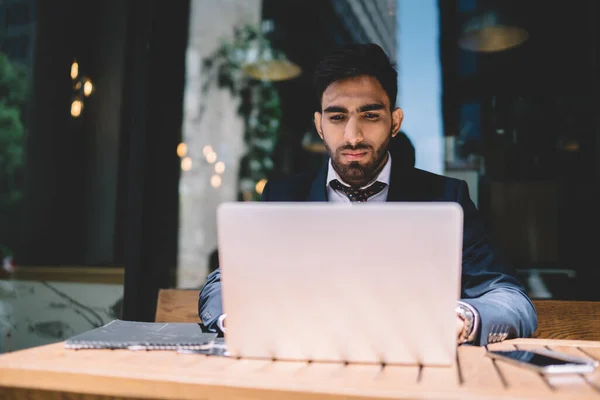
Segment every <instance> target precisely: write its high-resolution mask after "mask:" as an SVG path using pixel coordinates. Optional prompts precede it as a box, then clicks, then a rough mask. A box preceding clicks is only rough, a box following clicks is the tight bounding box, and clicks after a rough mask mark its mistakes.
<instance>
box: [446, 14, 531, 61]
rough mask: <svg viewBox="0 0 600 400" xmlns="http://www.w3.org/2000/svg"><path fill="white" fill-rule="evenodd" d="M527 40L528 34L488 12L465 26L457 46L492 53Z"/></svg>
mask: <svg viewBox="0 0 600 400" xmlns="http://www.w3.org/2000/svg"><path fill="white" fill-rule="evenodd" d="M528 38H529V33H528V32H527V31H526V30H525V29H524V28H521V27H519V26H516V25H514V24H513V23H511V22H510V21H507V18H506V17H503V16H501V15H500V14H498V13H496V12H493V11H488V12H485V13H483V14H481V15H479V16H477V17H475V18H473V19H471V20H470V21H469V22H468V23H467V24H466V26H465V28H464V30H463V32H462V35H461V36H460V38H459V40H458V45H459V46H460V47H461V48H462V49H465V50H470V51H476V52H482V53H493V52H498V51H504V50H508V49H511V48H513V47H516V46H519V45H521V44H522V43H524V42H525V41H526V40H527V39H528Z"/></svg>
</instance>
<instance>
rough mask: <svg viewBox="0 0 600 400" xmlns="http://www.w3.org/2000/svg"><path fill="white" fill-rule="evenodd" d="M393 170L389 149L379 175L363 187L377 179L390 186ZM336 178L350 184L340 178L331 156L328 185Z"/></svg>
mask: <svg viewBox="0 0 600 400" xmlns="http://www.w3.org/2000/svg"><path fill="white" fill-rule="evenodd" d="M391 172H392V155H391V154H390V152H389V151H388V158H387V161H386V162H385V165H384V166H383V168H382V169H381V171H379V175H377V176H376V177H375V179H373V180H372V181H371V182H369V183H368V184H366V185H365V186H363V187H361V189H364V188H366V187H369V186H370V185H371V184H372V183H373V182H375V181H379V182H381V183H385V184H386V185H388V186H389V184H390V175H391ZM334 179H337V180H338V181H340V183H342V184H344V185H346V186H350V185H348V184H347V183H346V182H344V181H343V180H342V178H340V176H339V175H338V173H337V172H336V170H335V169H334V168H333V164H332V163H331V158H329V163H328V169H327V186H329V183H330V182H331V181H332V180H334Z"/></svg>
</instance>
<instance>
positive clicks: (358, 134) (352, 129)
mask: <svg viewBox="0 0 600 400" xmlns="http://www.w3.org/2000/svg"><path fill="white" fill-rule="evenodd" d="M344 139H345V140H346V142H347V143H349V144H351V145H352V146H356V145H357V144H358V143H360V142H362V140H363V135H362V131H361V129H360V125H359V124H358V121H357V120H356V118H350V119H349V120H348V123H347V124H346V129H345V131H344Z"/></svg>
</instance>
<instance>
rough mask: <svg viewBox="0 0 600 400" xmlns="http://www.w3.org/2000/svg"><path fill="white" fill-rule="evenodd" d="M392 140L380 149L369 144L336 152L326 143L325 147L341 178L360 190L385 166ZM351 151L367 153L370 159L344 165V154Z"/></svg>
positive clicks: (340, 149) (389, 137)
mask: <svg viewBox="0 0 600 400" xmlns="http://www.w3.org/2000/svg"><path fill="white" fill-rule="evenodd" d="M390 139H391V135H390V136H388V138H387V139H386V141H385V142H384V143H382V144H381V146H379V147H378V148H375V147H374V146H372V145H370V144H368V143H359V144H357V145H356V146H352V145H349V144H346V145H343V146H340V147H339V148H337V149H335V151H332V149H331V148H330V147H329V146H328V145H327V143H325V147H326V148H327V152H328V153H329V157H330V158H331V164H332V165H333V169H335V171H336V172H337V173H338V175H339V176H340V178H342V180H343V181H344V182H346V183H347V184H349V185H350V186H352V187H356V188H359V187H362V186H365V185H366V184H368V183H369V182H371V181H372V180H374V179H375V177H376V176H377V174H379V172H380V171H381V169H382V168H383V166H384V165H385V161H386V159H387V152H388V147H389V143H390ZM349 150H354V151H358V150H362V151H367V152H368V154H369V155H370V157H369V158H368V159H367V160H366V161H350V162H349V163H347V164H344V163H343V162H342V159H343V156H342V152H344V151H349Z"/></svg>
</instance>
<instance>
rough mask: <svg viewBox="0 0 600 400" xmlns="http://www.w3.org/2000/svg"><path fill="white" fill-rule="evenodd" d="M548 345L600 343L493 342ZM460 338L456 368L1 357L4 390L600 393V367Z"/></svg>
mask: <svg viewBox="0 0 600 400" xmlns="http://www.w3.org/2000/svg"><path fill="white" fill-rule="evenodd" d="M515 347H516V348H519V349H529V348H543V347H549V348H552V349H556V350H559V351H564V352H567V353H570V354H575V355H579V356H585V357H591V358H595V359H599V358H600V342H591V341H558V340H541V339H518V340H511V341H507V342H504V343H499V344H495V345H491V346H490V349H507V348H508V349H514V348H515ZM485 351H486V349H485V348H480V347H471V346H462V347H460V348H459V352H458V360H457V361H458V362H457V363H456V365H455V366H453V367H448V368H439V367H438V368H431V367H423V368H419V367H416V366H415V367H411V366H386V367H381V366H375V365H342V364H326V363H310V364H309V363H302V362H283V361H276V362H274V361H261V360H236V359H229V358H224V357H214V356H210V357H209V356H203V355H190V354H178V353H176V352H169V351H152V352H145V351H144V352H134V351H128V350H79V351H76V350H65V349H64V348H63V344H62V343H58V344H53V345H48V346H42V347H37V348H32V349H28V350H23V351H19V352H14V353H8V354H4V355H1V356H0V398H1V399H82V398H86V399H106V398H144V399H158V398H159V399H230V398H244V399H281V398H286V399H288V398H289V399H300V398H316V399H341V398H353V399H366V398H386V399H388V398H389V399H392V398H426V399H441V398H443V399H471V398H473V399H475V398H477V399H492V398H494V399H498V398H532V399H574V398H577V399H587V398H589V399H600V369H598V370H597V371H596V372H594V373H591V374H586V375H565V376H554V377H550V376H541V375H539V374H537V373H535V372H532V371H529V370H526V369H523V368H519V367H516V366H512V365H509V364H506V363H503V362H500V361H496V362H493V361H492V360H491V359H489V358H487V357H485Z"/></svg>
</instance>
